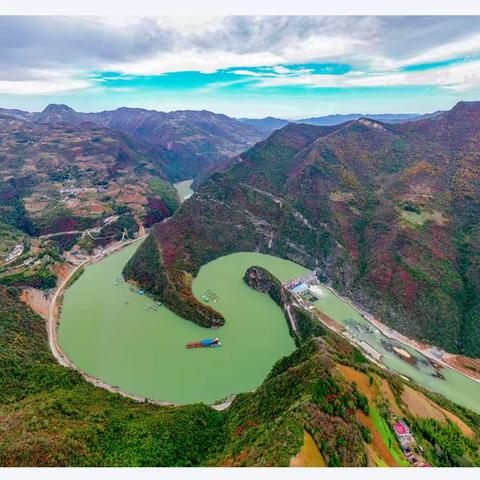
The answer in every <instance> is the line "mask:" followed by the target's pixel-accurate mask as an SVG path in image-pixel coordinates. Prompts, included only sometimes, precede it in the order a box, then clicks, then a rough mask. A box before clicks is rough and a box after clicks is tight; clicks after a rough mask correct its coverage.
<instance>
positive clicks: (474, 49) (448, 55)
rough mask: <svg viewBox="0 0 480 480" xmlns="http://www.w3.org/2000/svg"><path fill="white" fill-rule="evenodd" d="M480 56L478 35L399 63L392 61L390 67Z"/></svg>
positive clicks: (445, 44) (446, 44)
mask: <svg viewBox="0 0 480 480" xmlns="http://www.w3.org/2000/svg"><path fill="white" fill-rule="evenodd" d="M479 54H480V34H477V35H473V36H470V37H468V38H464V39H462V40H458V41H455V42H450V43H443V44H442V45H440V46H438V47H435V48H432V49H430V50H427V51H426V52H424V53H421V54H419V55H415V56H412V57H409V58H406V59H403V60H401V61H392V62H391V66H392V67H403V66H406V65H419V64H428V63H434V62H442V61H446V60H451V59H455V58H458V57H464V56H469V55H477V56H478V55H479Z"/></svg>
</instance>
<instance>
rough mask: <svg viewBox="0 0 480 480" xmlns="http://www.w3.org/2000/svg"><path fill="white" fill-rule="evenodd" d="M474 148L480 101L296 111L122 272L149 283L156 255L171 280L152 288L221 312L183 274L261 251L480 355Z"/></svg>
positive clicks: (478, 143) (477, 150) (479, 197)
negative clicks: (350, 111) (313, 115)
mask: <svg viewBox="0 0 480 480" xmlns="http://www.w3.org/2000/svg"><path fill="white" fill-rule="evenodd" d="M479 162H480V102H461V103H459V104H458V105H457V106H455V107H454V108H453V109H452V110H451V111H449V112H445V113H442V114H440V115H437V116H435V117H434V118H427V119H424V120H420V121H412V122H408V123H404V124H395V125H389V124H382V123H380V122H377V121H374V120H370V119H360V120H357V121H351V122H347V123H344V124H341V125H336V126H330V127H315V126H312V125H293V124H290V125H287V126H286V127H284V128H283V129H281V130H277V131H275V132H274V133H273V134H272V135H271V136H270V137H269V138H268V139H267V140H265V141H264V142H261V143H259V144H257V145H255V146H254V147H253V148H252V149H250V150H248V151H247V152H245V153H244V154H243V155H242V156H241V158H240V160H239V161H238V162H237V163H235V164H234V165H233V166H232V167H231V168H230V169H229V170H227V171H225V172H223V173H216V174H214V175H212V177H210V178H209V179H208V180H207V181H205V183H204V184H203V185H202V186H201V187H200V188H199V190H198V192H197V193H196V195H194V196H193V197H191V198H190V199H189V200H187V201H186V202H184V203H183V205H182V207H181V208H180V210H179V211H178V212H177V214H176V215H175V217H174V218H173V219H171V221H169V222H167V223H166V224H162V225H157V226H156V228H155V229H154V232H153V235H152V236H153V237H154V239H155V244H156V246H155V249H156V252H154V250H153V242H150V243H149V245H150V250H151V251H150V253H149V254H148V253H146V252H145V250H143V251H142V252H141V253H140V250H139V253H138V254H137V255H136V256H134V257H133V258H132V260H131V261H130V263H129V265H128V268H127V269H126V270H125V275H126V276H127V277H128V278H132V279H136V280H138V281H140V283H142V279H141V276H142V273H141V272H142V271H143V270H144V268H145V263H144V259H145V258H150V256H156V257H157V258H158V261H159V262H160V264H161V269H162V270H163V271H164V272H165V275H164V278H165V279H167V280H166V281H167V283H168V285H165V284H163V285H161V286H160V285H159V284H155V285H152V284H145V286H146V288H148V289H152V291H153V292H154V293H155V294H157V296H158V297H159V298H160V299H163V300H165V301H166V303H167V304H168V305H169V306H170V307H171V308H172V309H175V308H177V306H176V305H177V304H179V303H190V307H188V310H189V312H191V313H190V314H189V315H187V316H186V318H188V319H189V320H192V321H194V322H196V323H199V324H201V325H205V324H209V323H210V322H212V321H213V320H212V318H214V322H216V323H218V322H221V321H222V320H219V319H218V318H216V317H212V316H211V314H210V312H209V311H206V310H205V309H202V308H200V307H198V305H200V304H199V303H198V302H196V301H195V299H193V298H192V297H191V292H190V286H189V280H188V279H189V278H191V275H195V274H196V273H197V272H198V269H199V268H200V266H201V265H202V264H204V263H206V262H208V261H210V260H212V259H214V258H217V257H219V256H222V255H225V254H228V253H232V252H237V251H261V252H263V253H269V254H273V255H277V256H280V257H284V258H288V259H291V260H294V261H296V262H298V263H301V264H302V265H305V266H307V267H310V268H317V269H318V270H319V272H320V276H321V279H322V280H323V281H325V282H328V283H330V284H332V285H333V286H334V287H335V288H336V289H337V290H339V291H340V292H341V293H342V294H344V295H346V296H348V297H350V298H352V299H353V300H355V301H356V302H358V303H359V304H362V305H363V306H364V307H365V308H366V309H368V310H369V311H371V312H372V313H373V314H374V315H375V316H377V317H378V318H379V319H380V320H382V321H383V322H384V323H386V324H388V325H389V326H392V327H394V328H395V329H397V330H399V331H401V332H402V333H404V334H406V335H408V336H410V337H414V338H416V339H418V340H422V341H426V342H429V343H433V344H435V345H438V346H440V347H442V348H444V349H446V350H447V351H450V352H454V353H462V354H464V355H468V356H473V357H479V356H480V223H479V222H480V220H479V219H480V174H479V170H478V165H479ZM145 248H147V246H146V247H145ZM162 291H168V292H169V295H168V296H165V297H164V296H163V295H162ZM171 292H175V294H173V293H171ZM182 308H185V309H187V308H186V307H182Z"/></svg>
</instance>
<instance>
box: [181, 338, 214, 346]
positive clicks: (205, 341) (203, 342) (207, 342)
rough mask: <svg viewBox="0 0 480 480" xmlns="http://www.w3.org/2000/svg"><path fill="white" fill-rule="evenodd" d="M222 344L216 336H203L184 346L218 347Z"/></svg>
mask: <svg viewBox="0 0 480 480" xmlns="http://www.w3.org/2000/svg"><path fill="white" fill-rule="evenodd" d="M221 346H222V344H221V342H220V340H219V339H218V338H205V339H203V340H200V341H199V342H191V343H187V345H186V348H218V347H221Z"/></svg>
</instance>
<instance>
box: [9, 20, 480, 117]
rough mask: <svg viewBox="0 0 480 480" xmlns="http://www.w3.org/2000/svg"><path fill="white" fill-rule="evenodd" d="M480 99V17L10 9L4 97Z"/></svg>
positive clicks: (87, 105)
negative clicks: (66, 13)
mask: <svg viewBox="0 0 480 480" xmlns="http://www.w3.org/2000/svg"><path fill="white" fill-rule="evenodd" d="M477 99H479V100H480V18H479V17H316V16H308V17H306V16H299V17H256V16H244V17H195V18H187V17H165V18H133V17H129V18H101V17H0V106H1V107H5V108H22V109H27V110H34V111H38V110H41V109H43V108H44V107H45V106H46V105H47V104H48V103H66V104H68V105H70V106H72V107H73V108H75V109H77V110H80V111H98V110H104V109H112V108H117V107H119V106H131V107H144V108H153V109H157V110H164V111H170V110H179V109H195V110H196V109H207V110H212V111H215V112H222V113H225V114H227V115H231V116H237V117H242V116H248V117H257V118H258V117H263V116H267V115H273V116H277V117H284V118H290V119H295V118H305V117H310V116H315V115H325V114H332V113H352V112H354V113H396V112H408V113H412V112H418V113H422V112H431V111H434V110H438V109H446V108H450V107H451V106H453V105H454V104H455V103H456V102H457V101H459V100H477Z"/></svg>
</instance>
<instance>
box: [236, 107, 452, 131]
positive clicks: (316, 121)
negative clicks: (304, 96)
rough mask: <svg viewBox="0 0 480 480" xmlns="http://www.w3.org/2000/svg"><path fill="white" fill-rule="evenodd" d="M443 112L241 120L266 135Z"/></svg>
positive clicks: (420, 118)
mask: <svg viewBox="0 0 480 480" xmlns="http://www.w3.org/2000/svg"><path fill="white" fill-rule="evenodd" d="M442 113H443V112H440V111H439V112H434V113H426V114H419V113H377V114H372V115H370V114H364V113H349V114H335V115H325V116H323V117H310V118H304V119H301V120H284V119H282V118H275V117H265V118H240V119H239V120H240V121H241V122H244V123H247V124H248V125H252V126H254V127H255V128H256V129H257V130H259V131H260V132H264V133H268V134H270V133H272V132H273V131H274V130H277V129H279V128H282V127H284V126H285V125H287V124H288V123H290V122H292V123H306V124H307V125H320V126H327V125H340V124H341V123H344V122H349V121H351V120H360V118H370V119H372V120H377V121H379V122H384V123H404V122H410V121H412V120H423V119H425V118H433V117H436V116H437V115H440V114H442Z"/></svg>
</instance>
